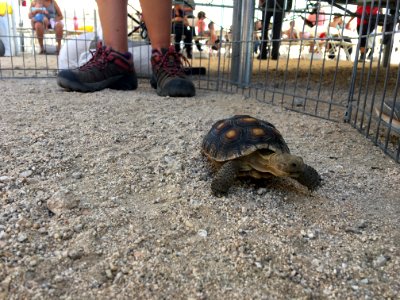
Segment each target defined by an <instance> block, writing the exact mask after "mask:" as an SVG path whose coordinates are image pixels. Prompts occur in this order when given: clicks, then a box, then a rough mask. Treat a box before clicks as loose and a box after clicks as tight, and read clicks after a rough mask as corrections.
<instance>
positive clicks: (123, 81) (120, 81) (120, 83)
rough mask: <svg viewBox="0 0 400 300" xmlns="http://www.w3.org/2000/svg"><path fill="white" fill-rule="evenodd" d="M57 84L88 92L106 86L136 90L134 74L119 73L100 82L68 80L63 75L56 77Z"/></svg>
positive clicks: (69, 88)
mask: <svg viewBox="0 0 400 300" xmlns="http://www.w3.org/2000/svg"><path fill="white" fill-rule="evenodd" d="M57 84H58V85H59V86H61V87H62V88H64V89H67V90H69V91H76V92H82V93H90V92H96V91H100V90H103V89H106V88H109V89H115V90H125V91H126V90H136V89H137V86H138V82H137V77H136V74H132V75H120V76H116V77H112V78H109V79H107V80H103V81H100V82H94V83H86V84H82V83H81V82H78V81H73V80H69V79H67V78H64V77H57Z"/></svg>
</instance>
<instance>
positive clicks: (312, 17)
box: [300, 2, 327, 53]
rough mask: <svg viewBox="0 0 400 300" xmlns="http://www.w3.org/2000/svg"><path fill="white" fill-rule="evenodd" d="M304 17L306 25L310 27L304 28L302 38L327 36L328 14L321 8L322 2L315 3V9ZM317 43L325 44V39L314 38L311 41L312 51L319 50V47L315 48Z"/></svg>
mask: <svg viewBox="0 0 400 300" xmlns="http://www.w3.org/2000/svg"><path fill="white" fill-rule="evenodd" d="M302 18H303V19H304V23H305V25H307V26H308V27H309V29H307V28H304V29H305V30H304V32H302V33H300V36H301V37H302V38H306V39H308V38H313V39H315V38H318V39H324V38H326V37H327V35H326V27H325V21H326V15H325V11H324V10H323V9H322V8H321V4H320V3H319V2H317V3H316V4H315V5H314V8H313V10H312V11H311V13H310V14H309V15H308V16H307V17H306V18H304V17H302ZM314 27H315V28H314ZM316 43H318V44H323V41H321V40H319V41H315V40H313V41H312V42H310V53H313V52H318V49H315V44H316Z"/></svg>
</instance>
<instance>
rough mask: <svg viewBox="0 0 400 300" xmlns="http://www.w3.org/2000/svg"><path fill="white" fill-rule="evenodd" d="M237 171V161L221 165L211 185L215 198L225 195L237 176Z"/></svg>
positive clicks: (238, 166) (238, 165)
mask: <svg viewBox="0 0 400 300" xmlns="http://www.w3.org/2000/svg"><path fill="white" fill-rule="evenodd" d="M239 171H240V162H239V161H237V160H231V161H228V162H226V163H225V164H223V165H222V167H221V168H220V169H219V170H218V172H217V173H216V174H215V177H214V179H213V181H212V183H211V190H212V192H213V194H214V195H216V196H221V195H222V194H226V193H227V192H228V190H229V188H230V187H231V186H232V185H233V183H234V182H235V179H236V177H237V176H238V175H239Z"/></svg>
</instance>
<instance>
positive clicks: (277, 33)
mask: <svg viewBox="0 0 400 300" xmlns="http://www.w3.org/2000/svg"><path fill="white" fill-rule="evenodd" d="M284 4H285V1H284V0H259V7H260V8H261V10H262V11H263V17H262V23H263V30H262V37H261V49H260V54H259V55H258V57H257V58H258V59H267V58H268V51H267V43H268V30H269V23H270V21H271V18H272V17H273V19H274V23H273V24H272V51H271V59H273V60H277V59H278V57H279V47H280V44H281V33H282V23H283V14H284Z"/></svg>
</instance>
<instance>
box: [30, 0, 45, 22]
mask: <svg viewBox="0 0 400 300" xmlns="http://www.w3.org/2000/svg"><path fill="white" fill-rule="evenodd" d="M31 11H32V13H33V14H34V17H33V18H32V21H31V22H32V23H33V24H34V22H48V21H49V20H48V19H47V17H46V15H47V14H48V12H47V10H46V7H44V6H43V0H37V1H35V5H34V7H32V9H31ZM33 24H32V25H33Z"/></svg>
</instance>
